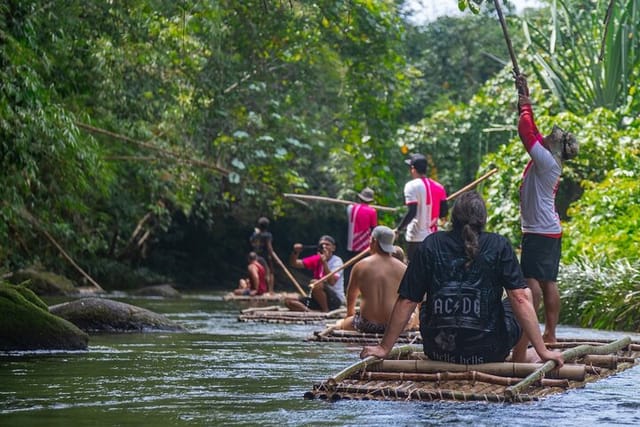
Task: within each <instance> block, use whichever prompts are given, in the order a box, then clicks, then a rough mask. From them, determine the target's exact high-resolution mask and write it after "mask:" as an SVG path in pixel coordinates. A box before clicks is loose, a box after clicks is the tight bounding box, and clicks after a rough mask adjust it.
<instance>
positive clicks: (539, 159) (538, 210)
mask: <svg viewBox="0 0 640 427" xmlns="http://www.w3.org/2000/svg"><path fill="white" fill-rule="evenodd" d="M518 133H519V135H520V139H521V140H522V143H523V144H524V147H525V148H526V150H527V152H528V153H529V156H530V157H531V160H529V163H528V164H527V166H526V168H525V169H524V172H523V174H522V183H521V184H520V224H521V227H522V232H523V233H534V234H542V235H545V236H548V237H555V238H559V237H560V236H562V226H561V225H560V217H559V216H558V212H557V211H556V206H555V200H556V193H557V192H558V185H559V183H560V175H561V173H562V165H560V164H559V163H558V161H557V160H556V159H555V158H554V157H553V155H552V154H551V152H550V151H549V150H548V149H547V148H545V147H544V146H543V145H542V141H543V137H542V135H540V132H538V128H537V127H536V124H535V121H534V119H533V110H532V108H531V105H529V104H526V105H522V106H521V107H520V120H519V122H518Z"/></svg>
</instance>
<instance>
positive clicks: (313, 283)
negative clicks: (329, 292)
mask: <svg viewBox="0 0 640 427" xmlns="http://www.w3.org/2000/svg"><path fill="white" fill-rule="evenodd" d="M367 255H369V248H367V249H365V250H364V251H362V252H360V253H359V254H358V255H356V256H354V257H353V258H351V259H350V260H349V261H347V262H345V263H344V264H342V265H341V266H340V267H338V268H336V269H335V270H333V271H331V272H330V273H328V274H325V275H324V276H322V277H321V278H319V279H318V280H314V281H312V282H311V284H310V285H309V286H311V287H313V286H315V285H317V284H318V283H322V282H324V281H325V280H327V279H328V278H329V277H331V276H333V275H334V274H336V273H339V272H341V271H342V270H344V269H345V268H347V267H350V266H352V265H353V264H355V263H356V262H358V261H360V260H361V259H362V258H364V257H365V256H367Z"/></svg>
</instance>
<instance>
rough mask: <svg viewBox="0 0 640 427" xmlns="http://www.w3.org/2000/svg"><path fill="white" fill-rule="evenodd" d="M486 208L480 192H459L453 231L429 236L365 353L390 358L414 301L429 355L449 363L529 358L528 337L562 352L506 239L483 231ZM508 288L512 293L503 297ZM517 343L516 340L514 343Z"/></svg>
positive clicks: (542, 352)
mask: <svg viewBox="0 0 640 427" xmlns="http://www.w3.org/2000/svg"><path fill="white" fill-rule="evenodd" d="M486 219H487V212H486V207H485V205H484V201H483V200H482V198H481V197H480V195H479V194H478V193H476V192H467V193H464V194H462V195H461V196H459V198H458V200H457V201H456V203H455V205H454V208H453V211H452V221H453V230H452V231H446V232H445V231H440V232H437V233H434V234H431V235H429V236H427V238H426V239H425V240H424V241H423V242H422V244H421V245H420V246H419V247H418V249H417V251H416V253H415V256H414V258H413V260H412V261H411V262H410V263H409V267H408V268H407V271H406V272H405V275H404V277H403V279H402V282H401V283H400V288H399V290H398V293H399V296H398V299H397V300H396V303H395V306H394V310H393V313H392V314H391V322H390V324H389V325H388V326H387V329H386V331H385V335H384V337H383V338H382V341H381V343H380V345H378V346H371V347H365V348H364V349H363V350H362V353H361V355H360V356H361V357H363V358H364V357H367V356H378V357H385V356H386V355H387V354H388V353H389V351H390V350H391V348H392V346H393V344H394V343H395V341H396V339H397V338H398V336H399V335H400V333H401V332H402V330H403V329H404V326H405V324H406V323H407V321H408V320H409V317H410V316H411V313H412V312H413V310H414V309H415V307H416V305H417V304H418V303H420V302H422V305H421V309H420V332H421V334H422V338H423V343H424V352H425V354H426V355H427V356H429V358H431V359H434V360H440V361H444V362H450V363H461V364H478V363H488V362H502V361H504V360H505V358H506V357H507V356H508V355H509V352H510V351H511V349H512V348H514V346H515V348H514V352H513V355H512V360H513V361H514V362H524V361H527V359H528V356H527V351H526V346H527V342H528V341H531V343H532V344H533V347H534V349H535V351H536V353H537V354H538V356H539V358H540V359H541V360H555V361H556V362H557V363H558V364H559V365H560V366H561V365H562V363H563V359H562V355H561V354H560V353H557V352H553V351H550V350H548V349H547V347H546V346H545V344H544V342H543V340H542V335H541V334H540V329H539V325H538V320H537V317H536V313H535V311H534V309H533V305H532V302H531V291H530V290H529V289H528V288H527V286H526V284H525V282H524V279H523V277H522V273H521V270H520V266H519V264H518V259H517V258H516V255H515V253H514V251H513V248H512V247H511V245H510V243H509V242H508V241H507V239H506V238H504V237H502V236H500V235H498V234H495V233H487V232H484V231H483V230H484V226H485V224H486ZM503 290H506V292H507V296H508V298H507V299H505V300H504V301H503V300H502V293H503ZM516 344H517V346H516Z"/></svg>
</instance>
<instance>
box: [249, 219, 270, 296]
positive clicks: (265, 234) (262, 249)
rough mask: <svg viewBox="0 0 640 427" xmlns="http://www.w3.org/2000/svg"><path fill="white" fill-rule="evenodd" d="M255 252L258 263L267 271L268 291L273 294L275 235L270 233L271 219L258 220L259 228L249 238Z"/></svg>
mask: <svg viewBox="0 0 640 427" xmlns="http://www.w3.org/2000/svg"><path fill="white" fill-rule="evenodd" d="M249 242H250V243H251V247H252V248H253V251H254V252H255V253H256V254H257V255H258V261H259V262H260V264H262V266H263V267H264V268H265V269H266V272H267V273H266V275H267V290H268V292H269V293H273V288H274V279H275V278H274V270H273V267H274V262H273V261H274V256H273V235H272V234H271V232H270V231H269V218H266V217H260V218H258V226H257V227H256V228H255V230H254V231H253V234H252V235H251V237H250V238H249Z"/></svg>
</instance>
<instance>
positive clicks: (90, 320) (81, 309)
mask: <svg viewBox="0 0 640 427" xmlns="http://www.w3.org/2000/svg"><path fill="white" fill-rule="evenodd" d="M49 311H50V312H51V313H53V314H55V315H56V316H60V317H62V318H64V319H67V320H68V321H70V322H71V323H73V324H74V325H76V326H77V327H79V328H80V329H82V330H83V331H86V332H132V331H133V332H155V331H172V332H182V331H186V329H185V328H184V327H183V326H181V325H179V324H177V323H175V322H173V321H172V320H169V319H168V318H167V317H166V316H164V315H162V314H158V313H154V312H153V311H150V310H147V309H144V308H141V307H137V306H135V305H131V304H126V303H123V302H119V301H113V300H109V299H106V298H94V297H89V298H81V299H78V300H75V301H70V302H66V303H63V304H57V305H54V306H51V307H49Z"/></svg>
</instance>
